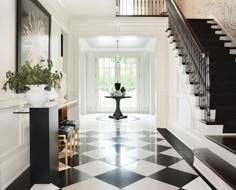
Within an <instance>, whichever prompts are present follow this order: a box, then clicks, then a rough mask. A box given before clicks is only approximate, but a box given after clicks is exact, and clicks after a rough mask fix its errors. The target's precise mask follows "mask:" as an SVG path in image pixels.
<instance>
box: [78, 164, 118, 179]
mask: <svg viewBox="0 0 236 190" xmlns="http://www.w3.org/2000/svg"><path fill="white" fill-rule="evenodd" d="M74 168H75V169H77V170H79V171H82V172H84V173H87V174H89V175H91V176H97V175H100V174H103V173H106V172H108V171H110V170H113V169H115V168H116V167H115V166H112V165H110V164H106V163H104V162H101V161H94V162H90V163H87V164H83V165H79V166H76V167H74Z"/></svg>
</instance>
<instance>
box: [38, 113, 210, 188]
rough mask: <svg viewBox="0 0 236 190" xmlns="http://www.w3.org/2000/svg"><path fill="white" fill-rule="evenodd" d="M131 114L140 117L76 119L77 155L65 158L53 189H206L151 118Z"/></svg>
mask: <svg viewBox="0 0 236 190" xmlns="http://www.w3.org/2000/svg"><path fill="white" fill-rule="evenodd" d="M137 117H140V119H139V120H134V121H129V122H122V121H121V122H112V120H111V121H109V122H108V121H101V120H96V115H92V116H85V117H82V119H81V130H80V134H79V137H80V142H82V143H81V144H80V146H79V147H77V148H76V152H78V154H77V155H74V156H73V157H72V158H69V159H68V162H69V166H70V167H71V168H70V169H67V170H63V171H61V172H59V176H58V177H57V178H56V179H55V182H53V184H54V185H55V187H59V188H61V189H63V190H76V189H80V190H89V189H93V190H118V189H122V190H157V189H160V190H180V189H184V190H195V189H196V190H197V189H201V190H210V189H211V188H210V187H208V185H207V184H206V183H205V182H204V180H203V179H202V178H201V177H199V176H198V174H197V173H196V172H195V171H194V169H193V168H192V167H191V166H190V165H189V164H188V163H187V162H186V161H185V160H184V159H183V158H182V157H181V156H180V154H179V153H178V152H177V151H176V150H175V149H174V148H173V147H172V146H171V144H170V143H169V142H168V141H167V140H166V139H165V137H164V136H163V135H161V134H160V133H159V132H157V130H156V127H155V126H156V125H155V122H154V119H153V118H152V117H150V116H143V115H137ZM60 161H61V162H64V159H61V160H60ZM38 187H40V188H41V189H40V190H44V189H45V190H46V189H47V190H50V188H51V189H52V190H54V189H53V188H55V187H54V186H45V188H44V187H43V186H38ZM34 189H35V190H37V186H34ZM34 189H33V190H34Z"/></svg>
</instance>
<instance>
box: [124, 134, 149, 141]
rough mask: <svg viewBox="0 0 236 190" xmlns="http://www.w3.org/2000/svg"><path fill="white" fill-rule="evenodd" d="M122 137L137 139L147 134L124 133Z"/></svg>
mask: <svg viewBox="0 0 236 190" xmlns="http://www.w3.org/2000/svg"><path fill="white" fill-rule="evenodd" d="M122 137H125V138H128V139H132V140H137V139H139V138H142V137H145V135H141V134H137V133H133V134H124V135H122Z"/></svg>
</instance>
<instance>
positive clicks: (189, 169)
mask: <svg viewBox="0 0 236 190" xmlns="http://www.w3.org/2000/svg"><path fill="white" fill-rule="evenodd" d="M169 168H173V169H176V170H180V171H183V172H187V173H190V174H194V175H197V173H196V172H195V171H194V170H193V168H192V167H191V166H190V165H189V164H188V163H187V162H186V161H185V160H182V161H180V162H177V163H175V164H173V165H171V166H169Z"/></svg>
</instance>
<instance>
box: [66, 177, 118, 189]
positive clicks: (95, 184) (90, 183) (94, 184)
mask: <svg viewBox="0 0 236 190" xmlns="http://www.w3.org/2000/svg"><path fill="white" fill-rule="evenodd" d="M77 189H78V190H118V188H117V187H115V186H113V185H110V184H108V183H105V182H103V181H101V180H99V179H96V178H90V179H88V180H85V181H82V182H80V183H76V184H73V185H70V186H68V187H65V188H63V190H77Z"/></svg>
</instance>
